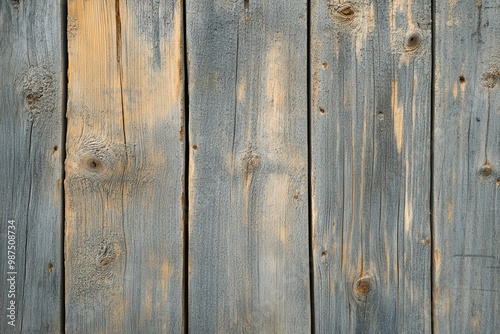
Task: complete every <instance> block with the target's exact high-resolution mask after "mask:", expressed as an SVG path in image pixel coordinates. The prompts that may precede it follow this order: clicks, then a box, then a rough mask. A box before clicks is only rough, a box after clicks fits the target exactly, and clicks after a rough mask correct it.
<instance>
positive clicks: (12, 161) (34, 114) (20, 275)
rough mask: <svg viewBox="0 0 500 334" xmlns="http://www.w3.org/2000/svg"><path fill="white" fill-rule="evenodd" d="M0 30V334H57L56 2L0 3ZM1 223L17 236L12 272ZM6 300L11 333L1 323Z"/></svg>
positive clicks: (59, 79) (59, 104)
mask: <svg viewBox="0 0 500 334" xmlns="http://www.w3.org/2000/svg"><path fill="white" fill-rule="evenodd" d="M0 30H1V33H0V78H1V79H0V155H1V158H0V191H1V196H2V199H1V200H0V219H1V222H0V227H1V230H0V249H1V260H0V264H1V266H0V277H1V280H0V301H1V308H2V311H1V317H0V333H56V332H59V331H60V330H61V324H62V322H61V314H62V313H61V312H62V308H63V305H62V304H61V298H62V297H61V293H62V273H63V271H62V223H63V222H62V217H63V216H62V200H63V193H62V177H63V168H62V167H63V165H62V152H63V150H62V149H61V148H62V147H63V143H62V138H63V125H62V124H63V123H62V121H63V110H64V108H63V96H64V95H63V87H64V86H63V72H62V68H63V66H64V61H63V58H62V54H63V46H62V38H61V33H62V16H61V2H60V1H47V2H45V1H0ZM8 220H15V224H14V225H15V228H16V230H15V232H16V233H15V236H16V244H15V249H10V250H11V251H15V253H16V254H15V256H16V259H15V269H14V270H11V269H9V267H8V258H7V256H8V255H11V256H12V253H11V254H8V253H7V240H8V232H7V231H8V227H7V226H8ZM11 231H12V230H11ZM11 271H15V272H17V275H14V276H16V279H15V282H16V289H15V297H14V298H11V297H9V296H8V295H10V294H11V292H9V290H10V284H9V282H7V278H8V277H10V276H11V275H10V274H9V275H8V274H7V272H11ZM11 300H15V307H16V311H15V313H16V319H15V327H13V326H10V325H9V324H8V321H9V320H11V319H9V318H7V314H8V313H7V312H8V311H7V307H8V305H9V304H8V303H9V302H10V301H11Z"/></svg>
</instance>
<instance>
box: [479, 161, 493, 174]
mask: <svg viewBox="0 0 500 334" xmlns="http://www.w3.org/2000/svg"><path fill="white" fill-rule="evenodd" d="M492 172H493V169H492V168H491V165H490V163H489V162H486V163H485V164H484V165H483V166H482V167H481V169H480V170H479V174H481V176H483V177H488V176H490V175H491V173H492Z"/></svg>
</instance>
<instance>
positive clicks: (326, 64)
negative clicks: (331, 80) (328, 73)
mask: <svg viewBox="0 0 500 334" xmlns="http://www.w3.org/2000/svg"><path fill="white" fill-rule="evenodd" d="M321 65H322V66H323V68H324V69H326V68H327V67H328V63H327V62H326V61H324V62H323V64H321Z"/></svg>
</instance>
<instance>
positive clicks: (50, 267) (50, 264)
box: [48, 262, 54, 273]
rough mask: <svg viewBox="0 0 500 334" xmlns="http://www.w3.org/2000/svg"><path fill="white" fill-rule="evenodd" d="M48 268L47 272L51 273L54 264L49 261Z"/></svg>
mask: <svg viewBox="0 0 500 334" xmlns="http://www.w3.org/2000/svg"><path fill="white" fill-rule="evenodd" d="M48 269H49V273H51V272H52V270H54V265H53V264H52V262H49V265H48Z"/></svg>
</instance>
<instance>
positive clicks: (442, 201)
mask: <svg viewBox="0 0 500 334" xmlns="http://www.w3.org/2000/svg"><path fill="white" fill-rule="evenodd" d="M499 17H500V6H499V3H498V1H492V0H483V1H475V0H466V1H457V2H453V1H443V2H436V30H435V31H436V47H435V50H436V51H435V58H434V59H435V73H436V75H435V79H436V90H435V122H434V157H435V158H434V166H435V169H434V193H433V198H434V213H435V216H434V250H433V253H434V257H433V258H434V268H435V272H434V291H433V301H434V325H435V329H436V332H437V333H494V332H498V328H499V327H500V317H499V316H498V315H499V312H500V289H499V286H500V244H499V242H498V239H499V236H500V234H499V233H500V227H499V223H500V200H499V199H500V94H499V93H500V91H499V89H500V70H499V69H500V44H499V43H498V41H499V37H500V21H499V20H498V18H499Z"/></svg>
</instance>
